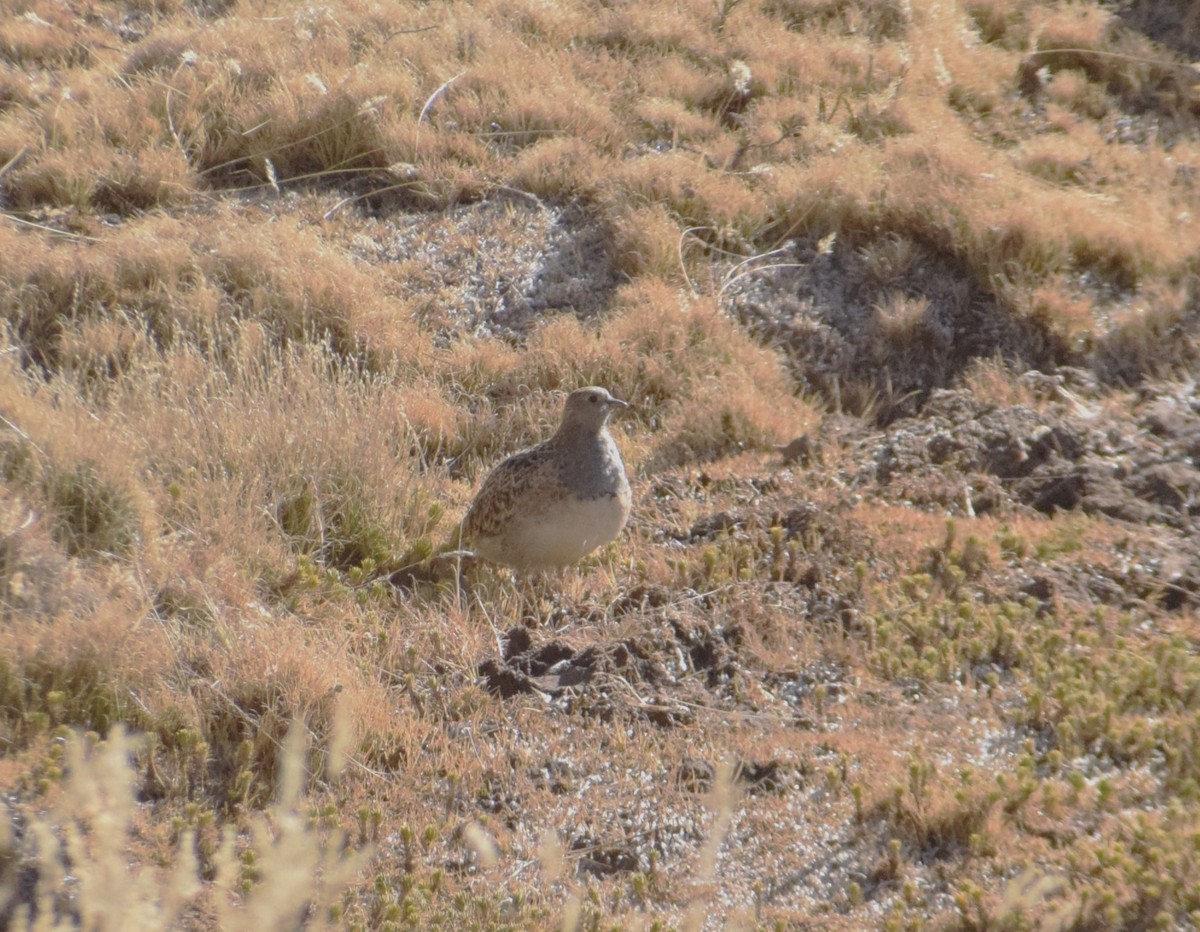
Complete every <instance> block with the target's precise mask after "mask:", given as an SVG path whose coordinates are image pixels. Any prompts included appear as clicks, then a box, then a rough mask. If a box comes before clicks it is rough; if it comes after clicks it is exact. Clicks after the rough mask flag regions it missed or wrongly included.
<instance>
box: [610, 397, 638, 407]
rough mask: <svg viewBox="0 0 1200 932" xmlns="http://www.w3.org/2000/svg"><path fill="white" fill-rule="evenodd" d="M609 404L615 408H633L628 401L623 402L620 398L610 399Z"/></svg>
mask: <svg viewBox="0 0 1200 932" xmlns="http://www.w3.org/2000/svg"><path fill="white" fill-rule="evenodd" d="M608 403H609V405H610V406H611V407H614V408H630V407H633V406H632V405H631V404H630V403H629V402H628V401H622V400H621V399H620V398H610V399H609V400H608Z"/></svg>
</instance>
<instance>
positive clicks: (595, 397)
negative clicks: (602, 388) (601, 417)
mask: <svg viewBox="0 0 1200 932" xmlns="http://www.w3.org/2000/svg"><path fill="white" fill-rule="evenodd" d="M599 400H600V396H599V395H589V396H588V401H590V402H591V403H592V404H595V403H596V402H597V401H599Z"/></svg>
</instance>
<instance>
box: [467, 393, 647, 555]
mask: <svg viewBox="0 0 1200 932" xmlns="http://www.w3.org/2000/svg"><path fill="white" fill-rule="evenodd" d="M628 407H629V404H628V403H627V402H624V401H622V400H621V399H619V398H615V397H613V395H611V394H610V393H609V391H608V389H605V388H601V387H600V386H598V385H590V386H588V387H587V388H580V389H577V390H575V391H573V392H571V393H570V394H569V395H568V396H567V400H566V404H565V405H564V407H563V416H562V423H561V424H560V425H559V427H558V430H557V431H556V432H555V433H554V435H553V436H551V437H550V438H549V439H548V440H545V441H543V442H542V443H539V444H538V445H537V446H533V447H530V448H529V449H527V450H522V451H521V452H520V453H516V454H514V455H512V456H510V457H508V459H506V460H504V461H502V462H501V463H500V464H499V465H498V466H496V468H495V469H493V470H492V471H491V473H490V474H489V475H488V477H487V478H486V479H485V480H484V482H483V485H482V486H480V488H479V492H478V494H477V495H476V496H475V499H474V501H473V502H472V503H471V507H470V508H469V509H468V510H467V514H466V516H465V517H464V518H463V521H462V524H461V526H460V533H459V540H460V543H461V544H463V545H467V546H470V547H472V548H473V550H474V552H475V554H476V555H477V556H479V557H482V558H483V559H484V560H487V561H489V562H491V563H499V564H502V565H505V566H509V567H512V568H513V569H514V570H516V571H517V572H518V573H540V572H544V571H547V570H556V569H561V568H563V567H566V566H569V565H570V564H572V563H575V562H577V561H578V560H581V559H582V558H583V557H585V556H587V555H588V554H589V553H591V552H592V551H593V550H595V549H596V548H597V547H603V546H604V545H605V544H607V543H609V542H610V541H612V540H615V539H616V537H617V535H618V534H620V533H621V530H622V529H623V528H624V527H625V522H626V521H628V520H629V512H630V510H631V508H632V505H633V496H632V492H631V490H630V487H629V477H628V476H627V475H626V474H625V464H624V462H622V460H621V452H620V450H618V449H617V444H616V442H615V441H614V440H613V438H612V434H610V433H609V431H608V421H609V417H610V416H611V415H612V414H613V412H614V411H616V410H618V409H623V408H628Z"/></svg>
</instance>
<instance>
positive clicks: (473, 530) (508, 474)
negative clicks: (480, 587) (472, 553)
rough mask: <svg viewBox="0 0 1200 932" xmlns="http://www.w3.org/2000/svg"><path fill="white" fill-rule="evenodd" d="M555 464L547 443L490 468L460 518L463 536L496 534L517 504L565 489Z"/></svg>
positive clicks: (499, 533) (468, 538)
mask: <svg viewBox="0 0 1200 932" xmlns="http://www.w3.org/2000/svg"><path fill="white" fill-rule="evenodd" d="M557 479H558V476H557V467H556V465H555V461H554V456H553V453H552V451H551V449H550V448H549V445H548V443H543V444H539V445H538V446H536V447H531V448H530V449H528V450H524V451H523V452H521V453H517V454H514V455H513V456H510V457H509V458H508V459H506V460H504V461H503V462H502V463H501V464H500V465H499V466H497V467H496V468H495V469H493V470H492V472H491V475H489V476H488V477H487V479H485V480H484V483H483V486H482V487H481V488H480V489H479V494H478V495H476V496H475V501H474V502H473V503H472V505H471V508H470V510H469V511H468V512H467V516H466V518H464V519H463V538H464V539H465V540H479V539H480V538H487V537H498V536H499V535H501V534H502V533H503V532H504V530H505V529H506V528H507V527H508V526H509V525H510V524H511V522H512V520H513V516H514V515H515V514H516V512H517V509H518V508H520V507H528V504H529V502H530V501H531V500H532V499H533V497H534V496H536V497H537V498H539V499H546V503H547V504H550V502H549V500H548V499H549V498H550V497H553V494H554V493H555V492H557V493H558V494H559V496H560V497H565V496H566V494H567V493H566V490H565V489H562V488H561V486H559V484H558V482H557Z"/></svg>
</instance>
